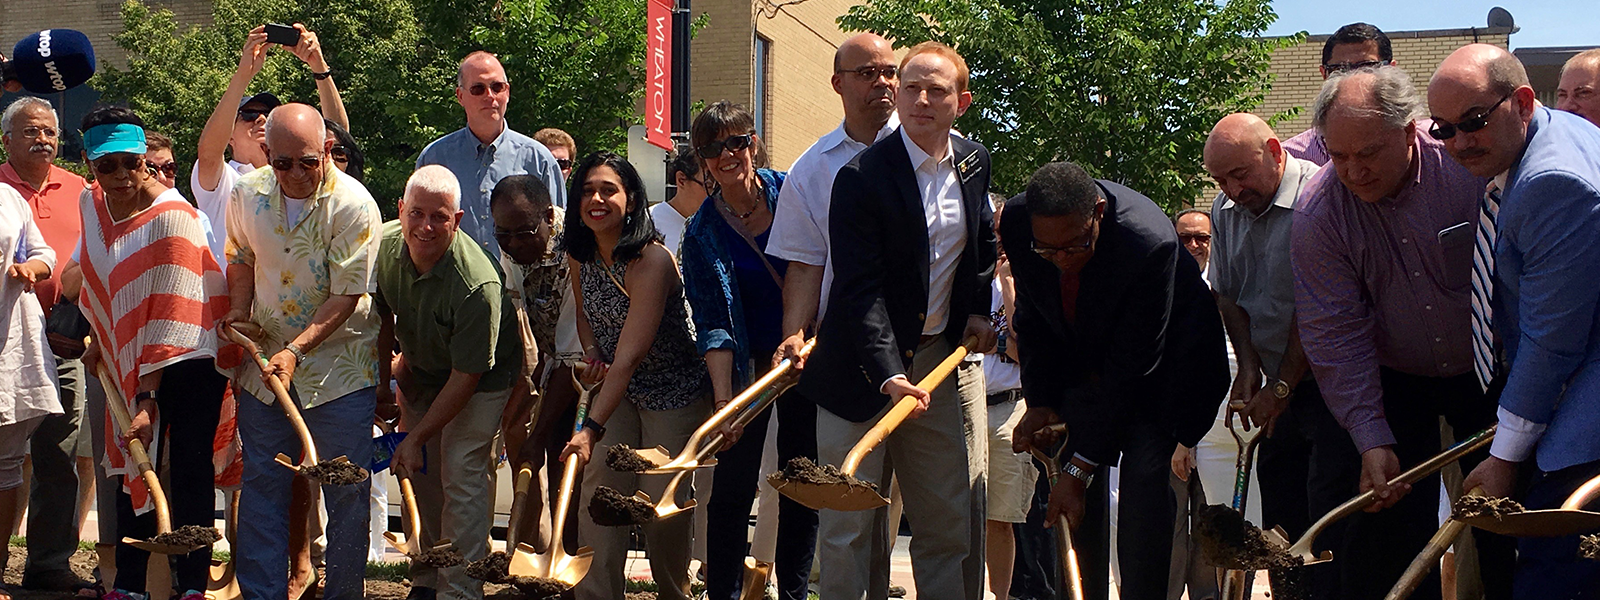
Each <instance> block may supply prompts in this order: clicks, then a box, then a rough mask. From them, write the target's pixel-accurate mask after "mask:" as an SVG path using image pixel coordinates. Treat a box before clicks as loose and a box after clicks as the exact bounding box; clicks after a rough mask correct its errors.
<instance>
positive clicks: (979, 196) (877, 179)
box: [800, 132, 996, 423]
mask: <svg viewBox="0 0 1600 600" xmlns="http://www.w3.org/2000/svg"><path fill="white" fill-rule="evenodd" d="M950 143H951V144H953V148H954V154H955V162H956V165H957V168H956V176H957V178H958V179H959V180H960V181H961V198H962V203H961V206H962V217H963V222H964V224H965V225H966V229H967V243H966V246H965V248H964V249H963V250H962V252H961V258H960V259H959V260H958V262H957V263H956V273H955V279H954V282H953V285H951V289H950V304H949V307H950V309H949V321H948V325H947V326H946V327H945V330H944V336H945V337H946V338H947V339H950V340H952V341H953V342H954V343H957V344H959V343H960V339H959V338H960V336H961V334H962V332H963V331H964V330H965V328H966V324H967V317H968V316H970V315H984V316H985V317H987V316H988V314H989V282H990V280H991V279H992V278H993V277H994V260H995V253H996V249H995V240H994V230H993V228H992V223H993V219H994V212H993V211H992V210H990V208H989V199H988V193H989V152H988V150H985V149H984V148H983V146H981V145H978V144H977V143H974V142H970V141H967V140H964V139H961V138H959V137H952V138H951V141H950ZM914 168H915V167H914V166H913V165H912V164H911V159H910V156H909V155H908V154H907V153H906V146H905V141H904V140H903V139H902V138H901V136H900V134H899V133H898V132H897V133H895V134H894V135H890V136H887V137H885V138H883V139H882V140H880V141H878V143H876V144H873V145H872V147H870V148H867V149H866V150H863V151H861V154H858V155H856V157H855V158H853V159H851V160H850V163H849V164H846V165H845V166H844V168H842V169H840V170H839V174H838V177H836V178H835V179H834V183H833V199H832V204H831V205H830V208H829V214H828V231H829V233H830V235H831V237H832V240H831V241H830V245H831V247H830V248H829V249H828V251H829V253H830V254H831V256H832V258H833V289H832V291H831V293H830V295H829V296H828V298H829V300H828V312H827V315H825V316H824V317H823V320H822V324H821V326H820V327H819V328H818V330H817V345H816V347H815V348H814V349H813V350H812V352H811V357H810V358H809V359H808V360H807V361H806V369H805V373H804V374H803V375H802V376H801V378H800V391H801V393H803V394H805V396H806V397H807V398H810V399H811V400H813V401H815V402H816V403H817V404H818V405H819V406H821V407H823V408H826V409H828V410H829V411H830V412H832V413H833V414H835V415H838V416H839V417H841V418H844V419H848V420H851V421H855V422H858V423H859V422H864V421H866V420H867V419H870V418H872V417H873V415H876V414H877V413H878V411H880V410H882V409H883V407H884V405H886V404H888V402H889V397H888V396H886V395H884V394H881V393H879V391H878V390H879V389H880V388H881V387H882V386H883V383H884V382H885V381H887V380H888V379H889V378H890V377H892V376H894V375H897V374H900V373H909V371H910V366H911V355H912V353H913V352H914V351H915V350H916V349H917V346H918V344H919V342H920V339H921V337H922V327H923V322H924V321H925V320H926V317H927V315H925V314H923V313H924V312H926V311H927V308H928V267H929V261H928V228H927V222H926V219H925V217H924V213H923V208H922V195H921V193H920V192H919V191H918V187H917V178H916V174H915V171H914V170H913V169H914ZM913 383H914V382H913Z"/></svg>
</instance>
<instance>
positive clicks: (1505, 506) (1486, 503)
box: [1450, 495, 1528, 521]
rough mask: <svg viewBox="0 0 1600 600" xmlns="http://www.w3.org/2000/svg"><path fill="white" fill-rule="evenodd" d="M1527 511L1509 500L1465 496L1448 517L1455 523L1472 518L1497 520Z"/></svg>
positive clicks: (1458, 501)
mask: <svg viewBox="0 0 1600 600" xmlns="http://www.w3.org/2000/svg"><path fill="white" fill-rule="evenodd" d="M1527 510H1528V509H1526V508H1523V507H1522V505H1521V504H1518V503H1517V502H1516V501H1515V500H1512V499H1510V498H1491V497H1489V496H1476V495H1466V496H1462V497H1460V498H1458V499H1457V500H1456V505H1455V507H1454V508H1452V509H1451V511H1450V517H1451V518H1453V519H1455V520H1457V521H1460V520H1462V519H1471V518H1473V517H1494V518H1495V519H1496V520H1498V519H1501V518H1503V517H1505V516H1506V515H1509V514H1515V513H1520V512H1525V511H1527Z"/></svg>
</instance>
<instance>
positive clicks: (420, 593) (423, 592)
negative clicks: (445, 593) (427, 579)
mask: <svg viewBox="0 0 1600 600" xmlns="http://www.w3.org/2000/svg"><path fill="white" fill-rule="evenodd" d="M438 597H439V590H436V589H433V588H431V587H418V586H412V588H411V593H410V594H406V600H436V599H437V598H438Z"/></svg>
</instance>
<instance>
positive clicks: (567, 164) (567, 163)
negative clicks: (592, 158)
mask: <svg viewBox="0 0 1600 600" xmlns="http://www.w3.org/2000/svg"><path fill="white" fill-rule="evenodd" d="M556 166H558V167H561V170H563V171H565V170H567V169H571V168H572V159H570V158H558V159H556Z"/></svg>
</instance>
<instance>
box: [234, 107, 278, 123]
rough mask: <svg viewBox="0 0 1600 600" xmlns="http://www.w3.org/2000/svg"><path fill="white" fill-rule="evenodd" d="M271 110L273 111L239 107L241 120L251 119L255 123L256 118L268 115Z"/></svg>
mask: <svg viewBox="0 0 1600 600" xmlns="http://www.w3.org/2000/svg"><path fill="white" fill-rule="evenodd" d="M269 112H272V111H267V110H259V109H254V108H241V109H239V120H240V121H250V122H252V123H253V122H255V120H256V119H259V118H261V117H265V116H267V113H269Z"/></svg>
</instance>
